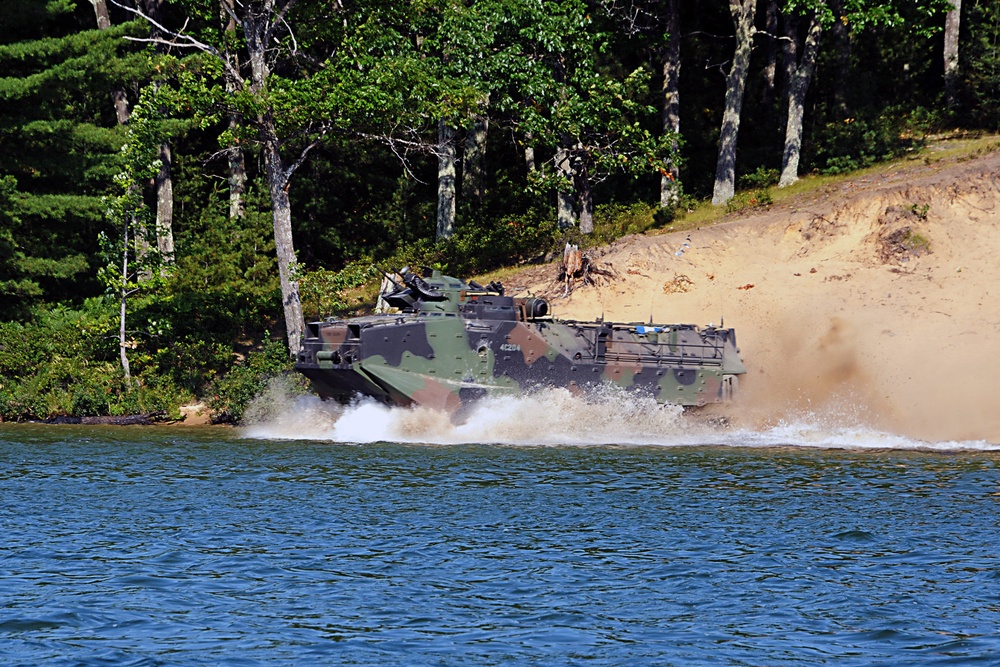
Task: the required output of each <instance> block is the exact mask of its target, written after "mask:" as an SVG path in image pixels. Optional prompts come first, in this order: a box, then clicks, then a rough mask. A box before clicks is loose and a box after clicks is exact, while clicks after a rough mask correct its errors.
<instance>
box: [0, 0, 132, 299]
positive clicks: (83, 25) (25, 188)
mask: <svg viewBox="0 0 1000 667" xmlns="http://www.w3.org/2000/svg"><path fill="white" fill-rule="evenodd" d="M77 10H79V11H77ZM87 10H90V7H89V6H87V5H83V6H82V7H80V6H78V5H77V4H76V3H74V2H69V1H57V2H49V3H37V2H23V3H22V2H18V1H16V0H12V1H11V2H4V3H2V4H0V26H2V28H3V30H2V31H0V71H2V72H3V75H2V77H0V117H2V119H3V122H2V123H0V154H2V155H3V160H2V162H0V179H3V178H4V177H5V176H9V177H10V179H7V180H6V183H7V184H8V187H10V188H16V189H11V190H10V191H9V193H8V201H9V202H10V209H8V210H9V214H10V215H11V216H12V218H13V219H14V220H15V221H16V222H12V223H11V226H10V227H8V228H7V234H5V235H6V236H9V238H10V239H11V242H12V243H13V247H15V248H16V250H15V251H14V252H15V253H16V257H17V258H18V259H16V265H17V267H18V268H17V272H16V273H17V276H18V278H17V281H16V282H17V283H18V284H19V285H20V287H19V288H18V291H17V294H18V295H19V296H18V298H17V300H16V302H13V303H12V304H11V310H7V311H6V312H4V313H3V317H23V316H25V315H26V312H27V311H26V309H27V307H28V306H30V305H31V304H33V303H36V302H38V301H56V300H69V301H74V300H75V301H81V300H82V299H83V298H85V297H87V296H91V295H93V294H95V293H98V292H99V289H100V287H99V284H98V282H97V281H96V275H95V273H94V272H93V271H92V270H91V269H90V267H92V266H96V264H97V262H96V256H97V254H98V251H99V248H98V246H97V234H98V232H99V231H101V230H102V229H105V225H106V222H105V220H104V218H103V216H102V206H101V202H100V197H101V195H102V194H103V193H105V192H108V191H109V189H110V188H109V186H110V184H111V183H112V176H113V174H114V173H115V171H116V167H115V162H116V152H117V150H118V148H119V147H120V145H121V141H122V135H123V131H122V130H121V128H120V127H119V126H118V123H117V108H116V107H115V106H114V105H112V104H110V103H109V101H110V100H112V99H113V95H112V92H113V91H116V90H122V89H124V88H129V87H131V86H135V85H137V84H138V82H140V81H142V80H143V79H144V78H145V77H146V76H147V73H148V59H147V57H146V55H145V54H142V53H139V52H137V51H136V50H135V49H134V48H131V47H130V45H129V44H128V43H127V42H125V41H123V40H122V36H124V35H127V34H140V32H141V30H142V28H143V26H142V25H140V24H137V23H120V24H119V25H113V26H110V27H108V28H107V29H104V30H100V29H97V28H96V27H95V23H94V13H93V12H92V11H87ZM7 40H12V41H7ZM12 289H13V288H12ZM11 296H12V297H13V293H11Z"/></svg>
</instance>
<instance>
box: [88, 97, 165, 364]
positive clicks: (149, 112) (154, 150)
mask: <svg viewBox="0 0 1000 667" xmlns="http://www.w3.org/2000/svg"><path fill="white" fill-rule="evenodd" d="M159 106H160V105H159V103H158V101H157V100H156V99H155V98H154V96H153V93H152V90H151V89H150V88H146V89H145V90H144V91H143V94H142V96H141V97H140V100H139V103H138V104H136V106H135V108H134V109H133V112H132V114H131V118H130V121H129V127H128V132H127V133H126V138H125V145H124V146H122V150H121V154H120V158H121V171H120V172H119V173H118V174H116V175H115V179H114V180H115V186H116V189H117V192H116V193H115V194H114V195H111V196H108V197H105V199H104V203H105V205H106V207H107V212H106V215H107V217H108V219H109V221H110V222H111V223H112V226H113V228H115V229H117V230H118V234H117V235H114V236H113V235H111V234H105V233H103V232H102V234H101V246H102V248H103V249H104V251H105V255H106V257H107V261H108V263H107V264H106V265H105V266H104V267H103V268H102V269H101V270H100V272H99V274H100V277H101V280H102V281H103V282H104V284H105V286H106V287H107V290H108V292H109V293H111V294H113V295H114V296H115V298H116V299H117V300H118V307H119V309H118V350H119V358H120V360H121V366H122V372H123V373H124V375H125V381H126V383H131V381H132V372H131V369H130V367H129V361H128V353H127V349H128V332H127V329H126V326H125V325H126V317H127V314H128V313H127V311H128V301H129V298H131V297H132V296H134V295H135V294H136V293H138V292H139V291H141V290H149V289H150V288H151V286H153V285H154V284H156V283H157V282H158V280H159V278H160V277H161V276H162V275H163V274H162V272H161V268H162V267H161V262H162V260H163V255H162V254H161V252H160V249H159V247H158V246H157V245H156V234H155V231H152V232H151V230H155V225H154V224H153V222H154V219H155V218H154V215H152V214H151V213H150V210H149V208H148V207H147V206H146V204H145V202H144V201H143V196H142V189H143V186H144V185H145V184H146V182H147V181H148V180H149V179H151V178H153V177H154V176H155V175H156V174H158V173H159V171H160V167H161V165H160V161H159V153H160V146H161V145H162V143H163V137H162V136H160V133H159V132H158V125H157V123H156V122H155V113H156V111H155V110H156V109H158V108H159Z"/></svg>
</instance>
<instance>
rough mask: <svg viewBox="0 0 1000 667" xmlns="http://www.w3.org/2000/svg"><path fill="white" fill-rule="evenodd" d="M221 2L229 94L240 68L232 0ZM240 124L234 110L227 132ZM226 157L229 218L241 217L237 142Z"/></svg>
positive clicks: (243, 183) (243, 184)
mask: <svg viewBox="0 0 1000 667" xmlns="http://www.w3.org/2000/svg"><path fill="white" fill-rule="evenodd" d="M221 2H222V8H221V13H222V22H223V23H224V24H225V26H226V30H225V32H226V49H225V54H224V57H225V59H226V62H228V63H229V65H230V67H231V70H227V71H226V73H225V85H226V92H227V93H229V94H230V95H231V94H233V93H235V92H236V91H238V90H239V89H240V82H239V81H237V80H236V78H235V77H234V76H233V74H232V73H233V72H239V70H240V64H239V56H238V55H237V54H236V53H235V52H234V51H233V50H232V48H231V46H230V43H231V42H232V41H233V40H235V37H236V21H234V20H233V17H232V14H231V12H232V11H233V8H234V4H233V0H221ZM242 124H243V116H242V114H239V113H235V112H234V113H231V114H230V115H229V133H230V134H231V135H232V136H236V133H237V131H238V130H239V128H240V126H241V125H242ZM226 157H227V159H228V162H229V176H228V179H227V180H228V183H229V218H230V219H232V220H235V219H237V218H242V217H243V212H244V210H246V202H245V201H244V200H243V195H244V194H245V193H246V189H247V171H246V163H245V162H244V158H243V149H242V148H240V146H239V145H238V144H236V145H233V146H230V147H229V148H228V149H226Z"/></svg>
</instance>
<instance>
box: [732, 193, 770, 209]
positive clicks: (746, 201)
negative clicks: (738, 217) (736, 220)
mask: <svg viewBox="0 0 1000 667" xmlns="http://www.w3.org/2000/svg"><path fill="white" fill-rule="evenodd" d="M773 203H774V198H773V197H772V196H771V191H770V190H768V189H766V188H765V189H761V190H744V191H742V192H737V193H736V195H735V196H734V197H733V198H732V199H730V200H729V201H728V202H726V213H737V212H739V211H747V210H751V209H757V208H767V207H768V206H770V205H771V204H773Z"/></svg>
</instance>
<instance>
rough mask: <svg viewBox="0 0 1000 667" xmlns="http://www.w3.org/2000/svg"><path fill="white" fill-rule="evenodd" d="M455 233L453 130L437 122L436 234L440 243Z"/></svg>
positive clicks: (441, 122)
mask: <svg viewBox="0 0 1000 667" xmlns="http://www.w3.org/2000/svg"><path fill="white" fill-rule="evenodd" d="M454 233H455V130H454V129H453V128H452V127H450V126H449V125H448V123H446V122H444V121H443V120H439V121H438V203H437V234H436V236H435V238H436V239H437V240H438V241H440V240H442V239H447V238H450V237H451V236H452V235H453V234H454Z"/></svg>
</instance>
